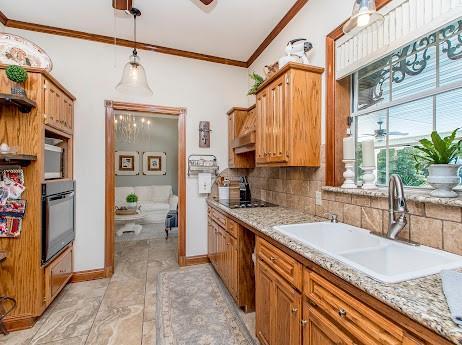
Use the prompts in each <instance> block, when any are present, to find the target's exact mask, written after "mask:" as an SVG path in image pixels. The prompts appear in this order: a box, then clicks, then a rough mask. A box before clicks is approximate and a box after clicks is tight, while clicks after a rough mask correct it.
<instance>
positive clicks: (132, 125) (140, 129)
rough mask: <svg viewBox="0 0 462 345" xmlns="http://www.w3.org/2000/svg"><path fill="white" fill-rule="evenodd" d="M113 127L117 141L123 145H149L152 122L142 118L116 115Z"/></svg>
mask: <svg viewBox="0 0 462 345" xmlns="http://www.w3.org/2000/svg"><path fill="white" fill-rule="evenodd" d="M114 127H115V133H116V138H117V140H118V141H120V142H123V143H127V144H133V143H135V142H137V143H149V141H150V139H151V135H150V130H151V127H152V121H151V120H149V119H146V118H145V117H142V116H136V115H133V114H118V115H116V118H115V119H114Z"/></svg>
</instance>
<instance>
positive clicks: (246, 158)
mask: <svg viewBox="0 0 462 345" xmlns="http://www.w3.org/2000/svg"><path fill="white" fill-rule="evenodd" d="M254 109H255V108H254V107H252V108H250V109H244V108H233V109H231V110H230V111H229V112H228V166H229V168H254V167H255V128H254V127H255V114H254ZM252 125H253V126H252ZM252 127H253V128H252ZM246 131H247V132H246ZM242 132H246V134H248V135H247V136H246V135H244V134H243V133H242ZM250 132H252V134H251V133H250ZM236 143H239V146H235V145H236Z"/></svg>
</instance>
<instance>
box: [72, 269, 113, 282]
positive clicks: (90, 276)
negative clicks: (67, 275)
mask: <svg viewBox="0 0 462 345" xmlns="http://www.w3.org/2000/svg"><path fill="white" fill-rule="evenodd" d="M103 278H106V270H105V269H104V268H101V269H96V270H88V271H80V272H74V273H72V278H71V280H70V283H81V282H87V281H90V280H97V279H103Z"/></svg>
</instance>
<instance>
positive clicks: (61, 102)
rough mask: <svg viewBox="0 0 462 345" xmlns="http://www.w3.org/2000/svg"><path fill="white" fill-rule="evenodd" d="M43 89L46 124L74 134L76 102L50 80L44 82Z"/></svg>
mask: <svg viewBox="0 0 462 345" xmlns="http://www.w3.org/2000/svg"><path fill="white" fill-rule="evenodd" d="M43 89H44V91H43V102H44V113H43V117H44V121H45V124H46V125H48V126H51V127H53V128H55V129H58V130H60V131H63V132H65V133H69V134H72V132H73V129H74V100H73V99H72V98H71V97H70V96H68V95H67V94H66V93H65V92H64V91H62V90H61V88H60V87H59V86H57V85H56V84H55V83H53V82H52V81H50V80H49V79H45V80H44V84H43Z"/></svg>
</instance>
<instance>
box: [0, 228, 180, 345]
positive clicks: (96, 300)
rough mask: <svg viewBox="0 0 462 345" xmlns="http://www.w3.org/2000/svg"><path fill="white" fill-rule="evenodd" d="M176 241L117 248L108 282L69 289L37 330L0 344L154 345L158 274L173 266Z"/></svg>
mask: <svg viewBox="0 0 462 345" xmlns="http://www.w3.org/2000/svg"><path fill="white" fill-rule="evenodd" d="M176 248H177V238H176V237H171V238H169V239H168V240H165V239H163V238H162V239H152V240H143V241H132V242H121V243H117V244H116V269H115V273H114V275H113V277H112V278H111V279H103V280H95V281H91V282H84V283H78V284H70V285H68V286H67V287H66V288H65V289H64V291H63V292H62V293H61V294H60V296H59V297H58V298H57V299H56V300H55V301H54V302H53V304H52V305H51V306H50V308H49V309H48V310H47V311H46V312H45V314H44V315H43V316H42V317H41V318H40V320H39V321H38V322H37V323H36V325H35V326H34V327H33V328H31V329H28V330H25V331H20V332H14V333H11V334H10V335H8V336H6V337H5V336H2V335H0V344H2V345H26V344H27V345H29V344H34V345H35V344H47V345H83V344H89V345H100V344H101V345H155V343H156V340H155V338H156V334H155V329H156V324H155V304H156V279H157V274H158V273H159V272H160V271H162V270H166V269H172V268H175V267H178V266H177V261H176V260H177V249H176Z"/></svg>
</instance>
